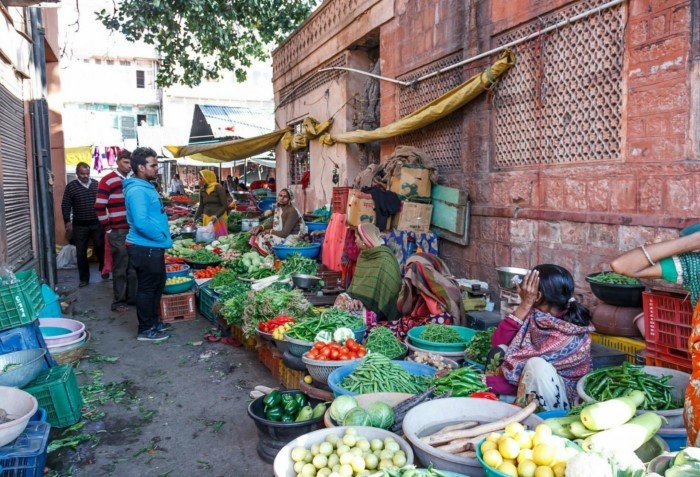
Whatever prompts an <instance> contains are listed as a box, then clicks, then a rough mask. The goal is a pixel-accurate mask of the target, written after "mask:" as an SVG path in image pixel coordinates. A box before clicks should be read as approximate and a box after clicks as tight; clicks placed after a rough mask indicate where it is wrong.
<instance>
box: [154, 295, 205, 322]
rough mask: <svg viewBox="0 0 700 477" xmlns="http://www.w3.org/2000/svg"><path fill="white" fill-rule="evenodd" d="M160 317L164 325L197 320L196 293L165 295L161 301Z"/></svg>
mask: <svg viewBox="0 0 700 477" xmlns="http://www.w3.org/2000/svg"><path fill="white" fill-rule="evenodd" d="M160 316H161V318H162V320H163V323H173V322H176V321H191V320H194V319H195V318H197V306H196V305H195V301H194V292H186V293H178V294H176V295H163V297H162V298H161V299H160Z"/></svg>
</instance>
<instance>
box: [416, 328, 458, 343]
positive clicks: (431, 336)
mask: <svg viewBox="0 0 700 477" xmlns="http://www.w3.org/2000/svg"><path fill="white" fill-rule="evenodd" d="M419 338H420V339H422V340H425V341H431V342H433V343H463V342H464V340H463V339H462V337H461V336H459V333H458V332H457V330H455V329H454V328H452V327H450V326H448V325H436V324H430V325H426V326H425V328H423V331H422V332H421V334H420V336H419Z"/></svg>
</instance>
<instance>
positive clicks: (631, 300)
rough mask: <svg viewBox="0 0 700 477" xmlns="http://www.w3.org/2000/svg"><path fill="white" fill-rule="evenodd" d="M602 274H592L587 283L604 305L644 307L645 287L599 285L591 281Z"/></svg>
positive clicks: (587, 278)
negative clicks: (643, 294) (643, 293)
mask: <svg viewBox="0 0 700 477" xmlns="http://www.w3.org/2000/svg"><path fill="white" fill-rule="evenodd" d="M602 273H608V272H598V273H591V274H590V275H588V276H587V277H586V281H587V282H588V283H589V284H590V286H591V291H592V292H593V294H594V295H595V296H596V298H598V299H599V300H600V301H602V302H603V303H607V304H608V305H612V306H630V307H634V308H641V307H642V292H643V291H644V289H645V287H644V285H641V284H640V285H612V284H610V283H597V282H594V281H591V277H595V276H597V275H600V274H602Z"/></svg>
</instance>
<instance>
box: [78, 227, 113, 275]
mask: <svg viewBox="0 0 700 477" xmlns="http://www.w3.org/2000/svg"><path fill="white" fill-rule="evenodd" d="M104 234H105V232H104V229H103V228H102V225H100V223H99V222H96V223H94V224H92V225H75V224H73V241H74V242H75V249H76V250H75V251H76V254H77V258H78V276H79V277H80V281H81V283H88V282H89V281H90V264H89V262H88V257H87V250H88V244H89V243H90V241H91V240H92V244H93V246H94V248H95V253H96V254H97V261H98V262H99V264H100V270H102V267H103V266H104V256H105V243H104Z"/></svg>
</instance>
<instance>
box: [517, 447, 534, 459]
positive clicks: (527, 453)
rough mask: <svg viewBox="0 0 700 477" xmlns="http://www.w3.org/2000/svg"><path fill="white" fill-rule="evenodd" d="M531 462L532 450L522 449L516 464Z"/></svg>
mask: <svg viewBox="0 0 700 477" xmlns="http://www.w3.org/2000/svg"><path fill="white" fill-rule="evenodd" d="M524 460H532V449H522V450H521V451H520V453H519V454H518V462H522V461H524Z"/></svg>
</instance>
